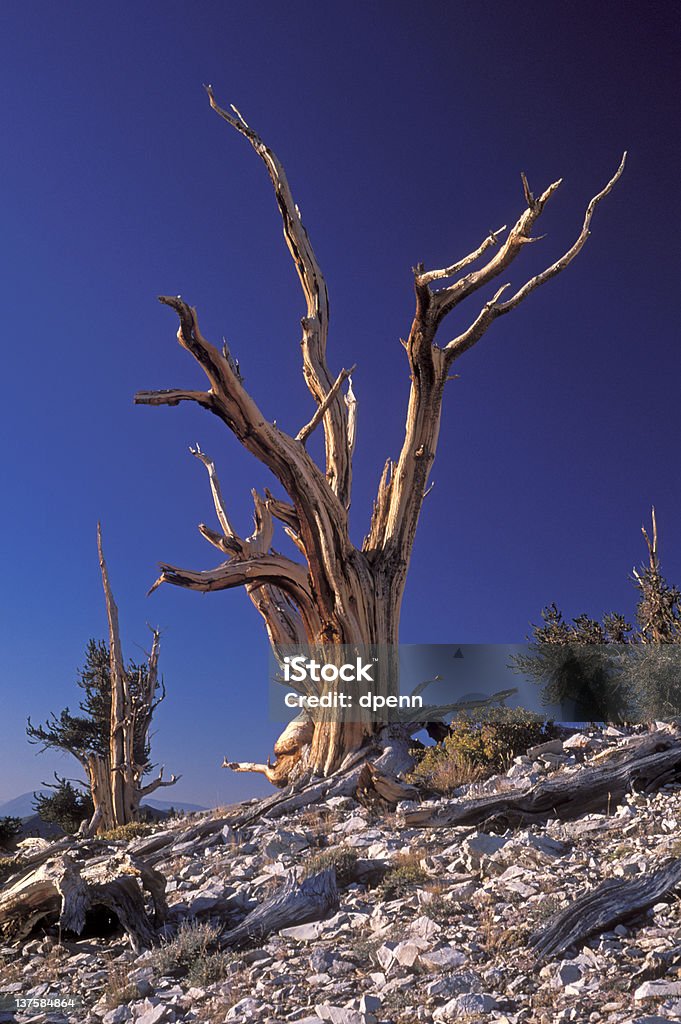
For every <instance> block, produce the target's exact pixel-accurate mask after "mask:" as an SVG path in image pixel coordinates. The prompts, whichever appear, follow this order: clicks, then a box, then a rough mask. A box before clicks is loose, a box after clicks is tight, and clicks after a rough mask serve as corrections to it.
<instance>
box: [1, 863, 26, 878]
mask: <svg viewBox="0 0 681 1024" xmlns="http://www.w3.org/2000/svg"><path fill="white" fill-rule="evenodd" d="M23 863H24V862H23V861H22V858H21V857H0V884H2V882H4V881H5V879H6V878H9V876H10V875H13V874H14V872H15V871H20V870H21V866H22V864H23Z"/></svg>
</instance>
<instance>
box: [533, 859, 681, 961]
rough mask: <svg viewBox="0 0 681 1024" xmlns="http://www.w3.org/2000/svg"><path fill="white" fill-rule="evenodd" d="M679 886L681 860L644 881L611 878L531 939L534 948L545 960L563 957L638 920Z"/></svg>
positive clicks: (583, 896)
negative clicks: (587, 941) (589, 940)
mask: <svg viewBox="0 0 681 1024" xmlns="http://www.w3.org/2000/svg"><path fill="white" fill-rule="evenodd" d="M678 885H681V858H676V859H675V860H673V861H670V863H669V864H667V865H666V866H665V867H663V868H660V869H659V870H658V871H654V872H652V873H651V874H649V875H644V876H643V877H642V878H634V879H631V878H628V879H621V878H609V879H608V880H607V881H605V882H602V883H601V884H600V885H598V886H596V888H595V889H592V890H590V891H589V892H585V893H584V894H583V895H582V896H580V897H578V898H577V899H576V900H574V901H573V902H571V903H570V905H569V906H568V907H566V908H565V910H561V911H559V912H558V913H557V914H555V915H554V916H553V917H552V918H551V919H550V920H549V921H548V922H547V923H546V924H545V925H543V926H542V928H540V929H538V930H537V931H536V932H534V934H533V935H531V936H530V945H531V946H533V947H534V949H535V952H536V953H537V955H538V956H540V957H543V958H545V959H549V958H551V957H555V956H559V955H561V954H562V953H565V951H566V950H568V949H569V948H570V947H571V946H579V945H581V943H582V942H583V941H584V939H586V938H588V937H589V936H590V935H595V934H597V933H599V932H604V931H609V930H610V929H611V928H614V926H615V925H617V924H620V923H621V922H622V921H626V920H629V919H631V918H633V917H636V916H637V915H638V914H641V913H642V912H643V911H644V910H647V909H648V907H652V906H653V905H654V904H655V903H657V902H658V901H659V900H660V899H661V898H662V897H663V896H666V895H667V894H668V893H670V892H672V891H673V890H674V889H675V888H676V887H677V886H678Z"/></svg>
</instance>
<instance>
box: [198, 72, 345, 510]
mask: <svg viewBox="0 0 681 1024" xmlns="http://www.w3.org/2000/svg"><path fill="white" fill-rule="evenodd" d="M206 92H207V93H208V98H209V100H210V105H211V107H212V109H213V110H214V111H215V112H216V113H217V114H218V115H219V116H220V117H221V118H222V119H223V120H224V121H226V122H227V123H228V124H229V125H231V126H232V127H233V128H235V129H236V130H237V131H238V132H240V133H241V134H242V135H244V136H245V137H246V138H247V139H248V141H249V142H250V143H251V145H252V146H253V149H254V150H255V152H256V153H257V154H258V156H259V157H260V158H261V160H262V161H263V163H264V164H265V167H266V168H267V172H268V174H269V176H270V180H271V181H272V184H273V186H274V191H275V195H276V198H277V204H278V206H279V211H280V213H281V216H282V221H283V227H284V237H285V239H286V244H287V245H288V248H289V251H290V253H291V256H292V257H293V261H294V263H295V266H296V270H297V272H298V277H299V279H300V283H301V286H302V289H303V294H304V295H305V300H306V303H307V313H306V316H305V317H303V319H302V321H301V323H302V328H303V338H302V342H301V348H302V353H303V376H304V377H305V381H306V383H307V386H308V388H309V390H310V392H311V394H312V395H313V397H314V399H315V401H316V402H317V405H321V404H322V403H323V402H324V400H325V399H326V398H327V396H328V394H329V392H330V391H331V389H332V387H333V378H332V377H331V374H330V372H329V369H328V366H327V362H326V340H327V333H328V325H329V299H328V293H327V288H326V281H325V280H324V275H323V274H322V271H321V268H320V266H319V263H318V262H317V257H316V256H315V253H314V249H313V248H312V244H311V242H310V239H309V236H308V234H307V231H306V230H305V226H304V224H303V222H302V219H301V216H300V210H299V209H298V207H297V205H296V203H295V201H294V199H293V194H292V192H291V188H290V186H289V183H288V178H287V176H286V172H285V171H284V168H283V165H282V163H281V161H280V160H279V158H278V157H277V155H276V154H275V153H274V152H273V151H272V150H271V149H270V148H269V146H266V145H265V143H264V142H263V141H262V139H261V138H260V136H259V135H258V134H257V132H255V131H253V129H252V128H250V127H249V125H248V124H247V123H246V121H245V120H244V118H243V117H242V116H241V114H240V113H239V112H238V111H237V109H236V107H232V108H231V109H232V113H230V112H229V111H227V110H224V109H223V108H222V107H220V106H219V105H218V103H217V102H216V100H215V96H214V94H213V89H212V87H211V86H210V85H208V86H206ZM324 435H325V441H326V475H327V479H328V481H329V484H330V486H331V488H332V490H333V491H334V493H336V494H337V495H338V497H339V499H340V501H341V504H343V505H344V506H345V505H347V503H348V502H349V498H350V486H351V476H350V466H349V464H348V459H347V452H348V445H347V418H346V410H345V407H344V405H343V402H342V400H341V398H340V396H339V394H338V392H337V391H336V392H335V393H334V395H333V396H332V398H331V399H330V400H329V402H328V404H327V406H326V409H325V411H324Z"/></svg>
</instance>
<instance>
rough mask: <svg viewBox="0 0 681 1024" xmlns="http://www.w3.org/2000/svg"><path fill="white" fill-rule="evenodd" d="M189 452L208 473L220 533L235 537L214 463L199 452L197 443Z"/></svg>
mask: <svg viewBox="0 0 681 1024" xmlns="http://www.w3.org/2000/svg"><path fill="white" fill-rule="evenodd" d="M189 451H190V452H191V453H192V455H194V456H195V457H196V458H197V459H199V461H200V462H202V463H203V464H204V466H205V467H206V470H207V472H208V479H209V480H210V489H211V493H212V495H213V504H214V505H215V514H216V515H217V517H218V522H219V523H220V526H221V527H222V532H223V533H224V535H225V537H235V536H236V533H235V531H234V528H233V527H232V524H231V523H230V521H229V516H228V515H227V508H226V506H225V501H224V498H223V497H222V489H221V487H220V481H219V480H218V475H217V473H216V471H215V463H214V462H213V460H212V459H211V458H209V457H208V455H206V453H205V452H202V451H201V447H200V445H199V443H198V441H197V443H196V447H195V448H192V447H190V448H189Z"/></svg>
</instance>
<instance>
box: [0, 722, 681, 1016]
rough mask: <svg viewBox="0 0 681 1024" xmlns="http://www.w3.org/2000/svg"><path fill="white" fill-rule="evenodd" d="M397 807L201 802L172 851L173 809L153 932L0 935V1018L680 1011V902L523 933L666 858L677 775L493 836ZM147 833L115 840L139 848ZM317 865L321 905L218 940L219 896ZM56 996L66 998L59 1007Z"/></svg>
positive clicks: (250, 898) (532, 767) (564, 753)
mask: <svg viewBox="0 0 681 1024" xmlns="http://www.w3.org/2000/svg"><path fill="white" fill-rule="evenodd" d="M626 742H627V738H626V737H623V736H622V735H621V734H619V733H617V731H616V730H605V732H604V733H590V734H578V735H577V736H576V737H572V738H571V739H570V740H568V741H567V742H566V744H565V746H564V747H563V745H562V744H561V742H560V741H553V742H552V743H551V744H548V745H546V748H545V749H544V751H543V752H542V751H541V750H539V749H537V750H535V751H534V753H533V756H532V757H523V758H518V759H516V763H515V764H514V765H513V766H512V767H511V769H510V771H509V773H508V774H507V775H505V776H502V777H499V778H496V779H492V780H489V781H488V782H486V783H484V784H482V785H480V784H479V785H478V786H477V787H473V790H474V791H477V792H479V791H480V790H481V789H482V790H483V791H484V790H487V791H489V790H493V789H495V788H499V787H504V786H506V787H510V786H516V785H519V784H521V783H523V782H524V781H525V780H527V779H528V778H539V777H541V776H542V775H543V774H546V773H551V772H555V771H561V772H566V771H568V772H569V771H578V770H579V765H580V763H581V762H582V761H583V760H584V759H589V758H591V757H593V756H594V755H595V754H597V752H598V751H599V750H602V749H603V748H604V747H607V746H616V745H621V744H623V743H626ZM470 788H471V787H469V790H470ZM462 795H466V794H462ZM469 795H470V794H469ZM401 810H403V809H401V808H400V807H399V806H398V808H397V811H396V812H395V813H389V814H387V815H385V814H383V815H380V816H379V815H378V814H372V813H371V812H370V811H369V810H367V809H366V808H364V807H362V806H360V805H359V804H357V803H356V802H355V801H354V800H352V799H350V798H346V797H340V798H337V799H335V800H333V799H332V800H330V801H329V802H328V803H326V804H325V805H323V806H317V807H313V808H311V809H309V810H307V811H303V812H297V813H296V814H295V815H292V816H290V817H285V818H279V819H278V820H276V821H267V820H264V819H261V820H260V821H259V822H256V823H255V824H253V825H252V826H250V827H245V828H242V829H240V830H238V831H234V830H233V829H232V828H230V827H229V826H222V825H221V820H222V819H224V815H223V816H222V819H221V817H220V816H218V815H217V813H215V812H209V814H208V815H204V816H195V817H194V818H192V819H191V822H192V823H195V822H196V821H197V820H205V819H206V818H207V817H210V814H211V813H213V814H214V817H215V821H216V828H215V831H214V833H213V834H212V835H211V836H210V839H209V841H208V843H207V845H204V847H203V848H202V849H201V851H200V853H199V854H197V853H196V852H195V851H194V850H193V849H192V844H191V843H188V844H185V845H186V846H187V850H186V852H183V850H182V830H183V829H186V828H187V826H188V823H187V821H184V822H181V821H178V822H176V823H174V824H173V825H172V826H171V827H172V828H174V829H176V830H177V833H178V835H177V837H176V841H175V844H174V846H173V848H172V851H171V854H170V855H169V856H168V857H167V858H166V859H165V860H160V861H158V862H157V863H156V864H155V867H156V868H157V869H158V870H160V871H162V872H163V873H164V874H165V875H166V877H167V878H168V879H169V881H168V887H167V889H168V904H169V909H170V916H169V923H168V924H167V925H166V926H165V932H164V938H163V941H162V944H161V945H160V946H159V947H158V948H157V949H154V950H150V951H145V952H143V953H141V954H139V955H137V954H135V953H134V952H133V951H132V950H131V949H130V946H129V944H128V942H127V940H126V939H125V938H123V937H121V936H120V935H119V934H118V933H117V932H116V931H115V930H114V931H112V933H111V934H109V935H108V936H107V937H101V936H100V937H87V935H85V936H83V937H81V938H80V939H77V938H76V937H74V936H61V937H60V936H59V934H58V932H57V931H56V929H54V928H52V929H50V928H44V929H43V930H40V929H38V930H37V931H36V932H35V935H34V936H31V937H30V938H29V940H28V941H24V943H23V944H21V945H18V946H0V994H1V995H0V1000H2V999H4V1004H2V1003H1V1002H0V1005H4V1006H5V1007H7V1009H6V1010H5V1011H4V1012H1V1011H0V1022H1V1021H12V1020H16V1021H20V1022H29V1021H32V1022H38V1021H41V1022H42V1021H55V1022H57V1021H64V1020H68V1021H77V1022H88V1024H99V1022H101V1024H120V1022H124V1021H128V1020H129V1021H132V1022H136V1024H157V1022H163V1021H167V1022H173V1021H183V1020H186V1021H199V1022H206V1024H208V1022H218V1021H220V1022H221V1021H234V1022H237V1024H239V1022H247V1021H257V1022H263V1024H281V1022H285V1021H295V1022H299V1024H320V1022H330V1024H381V1022H382V1024H416V1022H423V1024H436V1022H437V1024H440V1022H442V1024H446V1022H449V1021H467V1022H489V1024H504V1022H507V1024H520V1022H537V1024H540V1022H541V1024H554V1022H562V1021H580V1022H581V1021H585V1022H586V1021H589V1022H601V1021H602V1022H613V1024H614V1022H618V1024H619V1022H622V1024H624V1022H627V1024H629V1022H638V1024H643V1022H647V1024H653V1022H657V1021H676V1020H681V906H680V904H679V901H678V900H677V898H676V897H673V896H670V897H668V898H666V899H665V900H664V901H663V902H660V903H658V904H656V905H654V906H652V907H651V908H650V909H649V910H647V911H646V912H645V913H644V914H643V915H641V916H639V917H638V918H636V919H634V920H631V921H628V922H627V923H626V925H625V924H620V925H618V926H617V927H615V928H614V930H611V931H606V932H601V933H600V934H595V935H594V936H593V937H592V938H591V939H590V940H588V941H587V942H586V944H585V945H583V947H582V948H579V949H574V950H572V951H571V955H570V956H569V957H568V958H565V959H557V960H549V961H542V960H538V959H537V958H536V957H535V955H534V953H533V951H532V947H531V945H530V944H529V942H528V940H529V937H530V935H531V934H532V933H533V932H535V931H536V930H537V929H538V928H541V927H542V925H543V924H545V923H546V922H547V921H548V920H550V919H551V917H552V916H553V915H554V914H555V913H556V912H557V911H558V910H559V909H560V908H562V907H565V906H567V905H568V904H570V903H571V902H572V901H574V900H575V898H576V897H577V896H578V895H580V894H581V893H583V892H584V891H585V889H589V888H592V887H594V886H595V885H597V884H598V883H599V882H601V881H603V880H604V879H607V878H627V877H632V878H633V877H636V876H639V875H641V876H642V875H643V874H645V873H646V872H648V871H650V870H653V869H655V868H656V867H658V866H659V865H660V864H662V863H664V862H665V859H668V858H669V857H670V856H678V855H681V842H680V840H679V813H680V811H681V785H680V784H678V783H673V784H668V785H666V786H664V787H663V788H662V789H660V790H659V791H658V792H656V793H653V794H650V795H642V794H636V793H632V794H630V795H628V796H627V797H626V798H625V800H624V802H623V803H622V804H621V805H620V806H616V807H615V806H613V807H611V808H610V809H609V813H606V814H590V815H586V816H583V817H581V818H578V819H576V820H573V821H568V822H560V821H557V820H550V821H548V822H545V823H544V824H541V825H533V826H531V827H529V828H523V829H520V830H519V829H516V830H514V831H508V832H506V833H503V834H492V833H489V834H488V833H486V832H483V831H479V830H474V829H471V828H461V827H458V828H457V827H438V828H432V829H429V828H424V829H414V828H407V827H405V826H404V824H401ZM160 827H161V828H165V829H166V830H167V828H168V826H167V825H163V826H160ZM145 841H146V840H144V839H137V840H132V841H130V842H128V843H118V844H116V843H111V844H110V845H111V847H112V848H115V847H116V846H117V845H118V846H119V847H123V848H126V849H129V850H130V851H132V852H135V851H139V850H140V849H141V848H142V847H143V845H144V843H145ZM355 858H360V859H361V860H362V861H365V860H371V861H384V862H388V870H387V871H385V872H384V874H383V879H382V881H380V882H378V883H377V884H374V885H373V886H372V887H369V886H367V885H366V884H359V883H357V882H354V883H351V884H344V879H345V876H346V875H347V874H348V871H349V869H350V868H351V867H352V864H353V863H354V862H355ZM329 864H334V865H335V866H336V869H337V876H338V884H339V892H340V906H339V909H338V911H337V912H336V913H335V914H334V915H333V916H332V917H329V918H327V919H326V920H322V921H315V922H312V923H310V924H302V925H299V926H296V927H291V928H285V929H283V930H281V931H279V932H278V933H276V934H272V935H270V936H269V937H266V938H264V939H263V940H262V942H261V943H260V944H259V945H254V946H251V947H250V948H247V949H245V950H243V949H242V950H239V951H222V950H220V949H219V948H218V946H217V945H216V942H215V939H216V937H217V935H218V933H219V931H220V928H221V927H222V926H223V925H224V919H223V915H224V912H225V907H229V910H230V913H231V914H234V913H237V915H238V913H239V911H240V912H241V914H242V916H243V914H244V913H245V912H247V911H248V910H250V909H251V908H253V907H255V906H256V905H257V904H258V903H260V902H262V901H263V900H264V899H266V898H267V897H268V896H270V895H271V894H272V892H273V891H274V890H275V889H276V887H277V886H278V885H280V884H281V882H282V880H283V879H284V878H285V877H287V876H290V873H291V872H293V873H295V874H296V875H297V876H298V877H299V878H302V877H304V876H305V875H306V874H310V873H313V872H314V871H316V870H318V869H319V868H320V867H323V866H327V865H329ZM384 868H385V865H384ZM349 874H350V875H351V874H352V872H351V871H350V872H349ZM182 922H184V924H182ZM114 924H115V923H114ZM96 925H97V926H98V928H99V930H100V932H101V930H102V922H101V921H100V922H98V923H96ZM178 927H180V931H179V934H178ZM93 928H94V930H97V927H96V926H93ZM60 938H61V942H60ZM58 999H61V1000H66V1001H67V1005H66V1006H64V1007H63V1008H62V1009H61V1010H60V1009H57V1008H56V1006H55V1000H58ZM71 999H74V1000H75V1001H76V1002H75V1004H74V1005H68V1001H69V1000H71ZM22 1000H23V1001H24V1002H23V1003H22ZM17 1001H18V1008H16V1007H17ZM11 1007H15V1008H14V1009H11Z"/></svg>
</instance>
